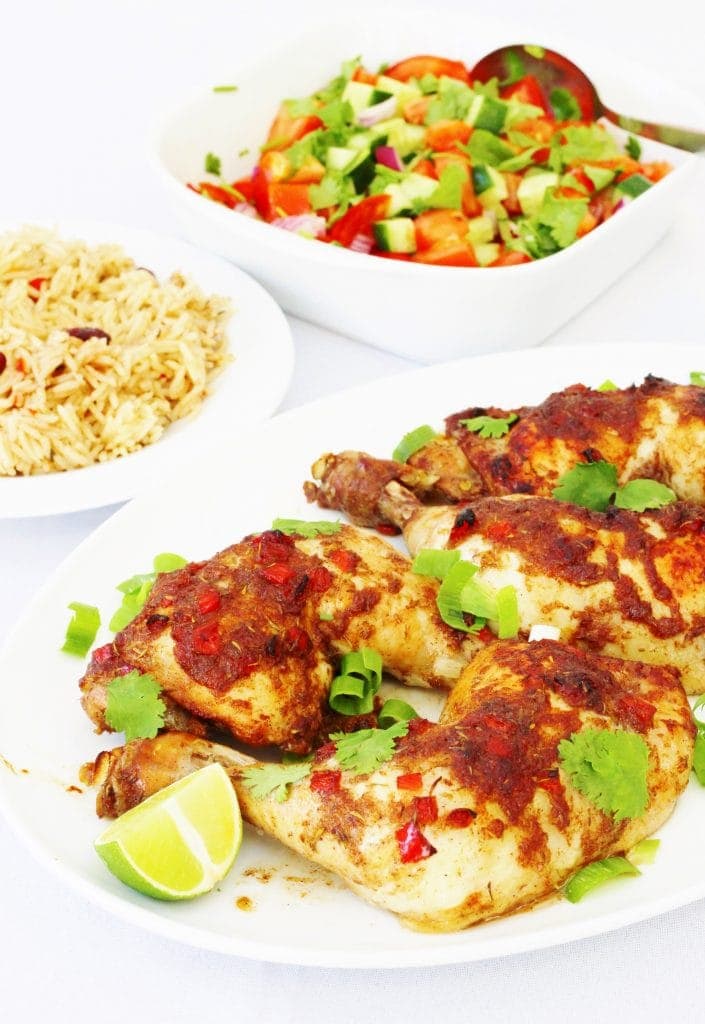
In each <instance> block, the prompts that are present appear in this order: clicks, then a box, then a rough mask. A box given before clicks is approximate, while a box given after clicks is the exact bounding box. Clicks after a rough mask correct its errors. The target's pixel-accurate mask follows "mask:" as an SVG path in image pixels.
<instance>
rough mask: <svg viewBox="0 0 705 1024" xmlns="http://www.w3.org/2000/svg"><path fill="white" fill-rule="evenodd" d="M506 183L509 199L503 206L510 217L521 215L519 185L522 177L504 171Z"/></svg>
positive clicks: (504, 201) (505, 200)
mask: <svg viewBox="0 0 705 1024" xmlns="http://www.w3.org/2000/svg"><path fill="white" fill-rule="evenodd" d="M503 177H504V183H505V185H506V186H507V198H506V199H504V200H503V202H502V206H503V207H504V209H505V210H506V211H507V213H508V214H509V216H510V217H519V216H520V215H521V203H520V202H519V184H520V182H521V177H520V175H518V174H514V173H513V172H512V171H504V173H503Z"/></svg>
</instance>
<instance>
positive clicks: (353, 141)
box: [348, 129, 381, 152]
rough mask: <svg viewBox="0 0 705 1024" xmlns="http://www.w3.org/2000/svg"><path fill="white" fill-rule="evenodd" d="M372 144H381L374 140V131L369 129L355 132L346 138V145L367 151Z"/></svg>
mask: <svg viewBox="0 0 705 1024" xmlns="http://www.w3.org/2000/svg"><path fill="white" fill-rule="evenodd" d="M373 144H376V145H381V143H379V142H376V140H375V135H374V132H373V131H372V130H371V129H370V130H369V131H366V132H355V134H354V135H351V136H350V138H349V139H348V146H349V147H350V149H357V150H364V151H365V152H369V151H370V148H371V146H372V145H373Z"/></svg>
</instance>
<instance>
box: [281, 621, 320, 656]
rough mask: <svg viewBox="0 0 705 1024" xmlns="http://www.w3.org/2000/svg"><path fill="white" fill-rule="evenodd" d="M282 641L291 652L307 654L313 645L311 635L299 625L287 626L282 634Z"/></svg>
mask: <svg viewBox="0 0 705 1024" xmlns="http://www.w3.org/2000/svg"><path fill="white" fill-rule="evenodd" d="M284 643H285V644H286V646H287V647H288V648H289V651H290V652H291V653H292V654H308V652H309V651H310V650H311V647H312V646H313V644H312V643H311V637H310V636H309V635H308V633H307V632H306V631H305V630H304V629H302V628H301V626H289V628H288V629H287V631H286V633H285V634H284Z"/></svg>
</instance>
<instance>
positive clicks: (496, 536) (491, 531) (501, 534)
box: [485, 520, 512, 540]
mask: <svg viewBox="0 0 705 1024" xmlns="http://www.w3.org/2000/svg"><path fill="white" fill-rule="evenodd" d="M511 532H512V526H511V523H507V522H505V521H503V520H502V521H500V522H498V523H490V525H489V526H488V527H487V529H486V530H485V535H486V536H487V537H489V538H490V540H506V539H507V537H509V536H510V535H511Z"/></svg>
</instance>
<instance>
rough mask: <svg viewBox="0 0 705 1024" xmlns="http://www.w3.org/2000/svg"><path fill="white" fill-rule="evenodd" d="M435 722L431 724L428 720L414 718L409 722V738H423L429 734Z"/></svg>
mask: <svg viewBox="0 0 705 1024" xmlns="http://www.w3.org/2000/svg"><path fill="white" fill-rule="evenodd" d="M432 725H433V722H429V720H428V718H412V719H411V721H410V722H409V733H408V735H409V736H421V735H422V734H423V733H425V732H427V731H428V730H429V729H430V728H431V726H432Z"/></svg>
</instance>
